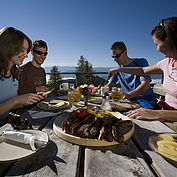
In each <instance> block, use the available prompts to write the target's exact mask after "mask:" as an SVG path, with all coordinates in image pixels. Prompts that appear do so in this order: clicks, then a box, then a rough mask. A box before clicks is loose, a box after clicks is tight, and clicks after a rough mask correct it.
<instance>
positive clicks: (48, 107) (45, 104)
mask: <svg viewBox="0 0 177 177" xmlns="http://www.w3.org/2000/svg"><path fill="white" fill-rule="evenodd" d="M60 102H62V103H64V105H62V106H59V107H51V106H52V105H55V104H58V103H60ZM37 107H38V108H39V109H42V110H46V111H57V110H60V109H67V108H70V107H71V105H70V104H69V102H68V101H63V100H51V101H40V102H39V103H37Z"/></svg>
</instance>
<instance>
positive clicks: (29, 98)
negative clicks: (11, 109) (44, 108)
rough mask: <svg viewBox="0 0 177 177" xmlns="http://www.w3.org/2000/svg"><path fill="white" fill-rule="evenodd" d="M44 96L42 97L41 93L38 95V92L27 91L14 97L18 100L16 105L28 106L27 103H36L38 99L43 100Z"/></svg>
mask: <svg viewBox="0 0 177 177" xmlns="http://www.w3.org/2000/svg"><path fill="white" fill-rule="evenodd" d="M43 98H44V97H42V96H41V95H38V94H34V93H26V94H23V95H19V96H16V97H14V100H15V102H16V105H23V106H27V105H32V104H34V103H37V102H38V101H40V100H42V99H43Z"/></svg>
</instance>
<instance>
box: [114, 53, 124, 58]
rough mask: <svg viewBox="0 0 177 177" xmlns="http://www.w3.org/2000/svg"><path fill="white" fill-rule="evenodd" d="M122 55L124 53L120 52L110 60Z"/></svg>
mask: <svg viewBox="0 0 177 177" xmlns="http://www.w3.org/2000/svg"><path fill="white" fill-rule="evenodd" d="M123 53H124V51H122V52H121V53H118V54H116V55H112V58H119V57H120V56H121V55H122V54H123Z"/></svg>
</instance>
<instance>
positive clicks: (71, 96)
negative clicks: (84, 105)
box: [68, 90, 81, 103]
mask: <svg viewBox="0 0 177 177" xmlns="http://www.w3.org/2000/svg"><path fill="white" fill-rule="evenodd" d="M80 98H81V95H80V94H79V93H77V91H76V90H72V91H69V92H68V101H69V102H70V103H79V101H80Z"/></svg>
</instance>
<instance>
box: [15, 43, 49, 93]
mask: <svg viewBox="0 0 177 177" xmlns="http://www.w3.org/2000/svg"><path fill="white" fill-rule="evenodd" d="M47 50H48V47H47V44H46V42H44V41H42V40H36V41H34V42H33V45H32V49H31V54H32V61H30V62H28V63H26V64H25V65H23V66H22V67H21V73H20V74H19V88H18V94H19V95H21V94H24V93H39V92H46V91H48V88H47V87H46V73H45V70H44V69H43V68H42V67H41V65H42V64H43V63H44V61H45V59H46V57H47V54H48V52H47Z"/></svg>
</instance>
